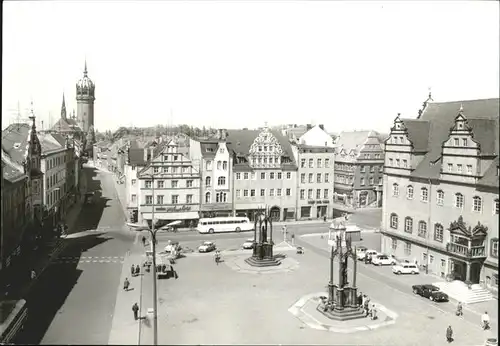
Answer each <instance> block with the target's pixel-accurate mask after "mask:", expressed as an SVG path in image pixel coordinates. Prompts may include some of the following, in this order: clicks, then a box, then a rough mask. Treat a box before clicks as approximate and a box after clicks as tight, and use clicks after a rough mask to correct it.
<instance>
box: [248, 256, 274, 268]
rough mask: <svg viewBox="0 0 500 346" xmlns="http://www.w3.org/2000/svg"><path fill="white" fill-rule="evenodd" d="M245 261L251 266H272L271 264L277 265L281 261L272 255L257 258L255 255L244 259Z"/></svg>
mask: <svg viewBox="0 0 500 346" xmlns="http://www.w3.org/2000/svg"><path fill="white" fill-rule="evenodd" d="M245 262H246V263H247V264H249V265H251V266H252V267H273V266H279V265H280V264H281V261H280V260H278V259H276V258H274V257H272V258H263V259H260V258H257V257H250V258H247V259H246V260H245Z"/></svg>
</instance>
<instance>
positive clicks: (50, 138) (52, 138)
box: [38, 133, 64, 154]
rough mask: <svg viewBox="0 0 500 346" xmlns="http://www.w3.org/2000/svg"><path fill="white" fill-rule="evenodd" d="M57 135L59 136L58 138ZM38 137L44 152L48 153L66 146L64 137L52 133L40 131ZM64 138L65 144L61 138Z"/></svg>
mask: <svg viewBox="0 0 500 346" xmlns="http://www.w3.org/2000/svg"><path fill="white" fill-rule="evenodd" d="M56 137H57V138H56ZM38 139H39V141H40V145H41V147H42V154H47V153H50V152H53V151H56V150H61V149H63V148H64V137H62V136H61V135H57V134H52V133H39V134H38ZM58 139H59V140H63V145H62V144H61V143H60V142H59V140H58Z"/></svg>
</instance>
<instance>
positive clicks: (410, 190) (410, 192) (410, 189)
mask: <svg viewBox="0 0 500 346" xmlns="http://www.w3.org/2000/svg"><path fill="white" fill-rule="evenodd" d="M406 198H408V199H413V186H411V185H410V186H408V187H407V188H406Z"/></svg>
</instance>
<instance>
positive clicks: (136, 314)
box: [132, 303, 139, 321]
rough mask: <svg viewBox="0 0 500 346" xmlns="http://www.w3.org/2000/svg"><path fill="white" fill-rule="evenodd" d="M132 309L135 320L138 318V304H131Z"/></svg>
mask: <svg viewBox="0 0 500 346" xmlns="http://www.w3.org/2000/svg"><path fill="white" fill-rule="evenodd" d="M132 311H133V312H134V320H136V321H137V320H138V319H139V305H137V303H134V305H132Z"/></svg>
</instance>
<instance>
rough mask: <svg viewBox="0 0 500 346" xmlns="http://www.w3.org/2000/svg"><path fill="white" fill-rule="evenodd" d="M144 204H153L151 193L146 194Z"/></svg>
mask: <svg viewBox="0 0 500 346" xmlns="http://www.w3.org/2000/svg"><path fill="white" fill-rule="evenodd" d="M146 204H147V205H151V204H153V196H151V195H147V196H146Z"/></svg>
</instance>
